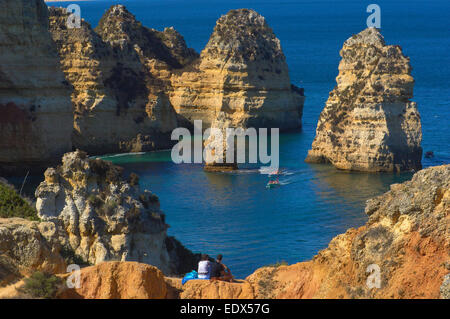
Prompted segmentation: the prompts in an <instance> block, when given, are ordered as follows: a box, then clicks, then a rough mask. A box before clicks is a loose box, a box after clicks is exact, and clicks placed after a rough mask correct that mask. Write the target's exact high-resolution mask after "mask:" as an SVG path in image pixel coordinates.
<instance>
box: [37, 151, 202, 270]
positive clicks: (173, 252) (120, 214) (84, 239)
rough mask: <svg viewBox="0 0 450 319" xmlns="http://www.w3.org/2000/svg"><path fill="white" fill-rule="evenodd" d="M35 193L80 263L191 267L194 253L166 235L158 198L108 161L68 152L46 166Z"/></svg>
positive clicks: (65, 247)
mask: <svg viewBox="0 0 450 319" xmlns="http://www.w3.org/2000/svg"><path fill="white" fill-rule="evenodd" d="M35 195H36V198H37V203H36V208H37V213H38V216H39V217H40V219H41V220H42V221H45V222H51V223H53V224H54V225H55V226H54V231H53V236H54V237H56V238H57V239H58V242H59V243H60V245H61V246H62V247H63V248H62V249H63V250H64V251H69V252H72V253H73V255H74V256H76V257H77V258H79V259H81V260H83V261H84V262H87V263H90V264H99V263H101V262H103V261H108V260H116V261H138V262H142V263H147V264H151V265H154V266H156V267H158V268H159V269H160V270H161V271H163V272H164V273H165V274H181V273H185V272H188V271H191V270H192V269H193V268H192V267H195V264H196V261H197V259H196V258H197V257H196V256H194V254H192V253H191V252H190V251H188V250H187V249H186V248H184V247H183V246H182V245H181V244H180V243H179V242H178V241H177V240H176V239H174V238H173V237H168V236H167V228H168V227H169V226H168V225H167V224H166V223H165V215H164V214H163V213H162V212H161V210H160V206H159V199H158V197H157V196H156V195H155V194H152V193H151V192H149V191H147V190H141V189H140V187H139V179H138V177H137V176H136V175H131V176H130V177H129V179H128V181H127V180H126V179H125V178H124V177H123V176H122V169H121V168H120V167H118V166H114V165H113V164H111V163H110V162H105V161H103V160H100V159H91V158H88V157H87V155H86V153H84V152H81V151H76V152H72V153H67V154H65V155H64V157H63V159H62V165H60V166H58V167H57V168H49V169H47V171H46V172H45V181H43V182H42V183H41V184H40V185H39V186H38V188H37V189H36V194H35Z"/></svg>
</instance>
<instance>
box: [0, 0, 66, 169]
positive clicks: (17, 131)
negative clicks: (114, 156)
mask: <svg viewBox="0 0 450 319" xmlns="http://www.w3.org/2000/svg"><path fill="white" fill-rule="evenodd" d="M48 25H49V23H48V12H47V6H46V5H45V3H44V1H42V0H15V1H0V136H1V139H0V170H3V171H6V173H13V172H14V173H15V174H17V173H18V170H19V169H23V168H25V169H28V168H29V167H30V166H39V165H41V164H43V163H46V162H47V164H48V161H52V160H57V159H58V158H60V156H61V155H62V154H63V153H64V152H67V151H69V150H71V133H72V126H73V125H72V122H73V120H72V104H71V101H70V92H71V91H70V86H69V85H68V83H67V82H66V81H65V78H64V74H63V73H62V72H61V69H60V66H59V58H58V54H57V51H56V47H55V45H54V43H53V41H52V38H51V35H50V33H49V31H48Z"/></svg>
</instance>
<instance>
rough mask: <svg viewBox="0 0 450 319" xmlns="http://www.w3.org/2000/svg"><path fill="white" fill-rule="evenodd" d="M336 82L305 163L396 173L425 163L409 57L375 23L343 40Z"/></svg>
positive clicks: (321, 115) (417, 167)
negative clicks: (387, 40) (385, 39)
mask: <svg viewBox="0 0 450 319" xmlns="http://www.w3.org/2000/svg"><path fill="white" fill-rule="evenodd" d="M340 55H341V57H342V60H341V62H340V64H339V75H338V77H337V78H336V82H337V85H336V87H335V88H334V90H333V91H331V92H330V95H329V98H328V100H327V102H326V104H325V108H324V109H323V111H322V113H321V114H320V118H319V121H318V124H317V129H316V137H315V139H314V141H313V143H312V147H311V150H310V151H309V152H308V156H307V158H306V162H309V163H331V164H333V165H334V166H335V167H337V168H339V169H345V170H356V171H367V172H380V171H381V172H397V171H406V170H418V169H420V168H421V157H422V148H421V146H420V143H421V140H422V132H421V123H420V115H419V112H418V110H417V106H416V103H415V102H412V101H410V99H411V98H412V97H413V86H414V79H413V77H412V76H411V66H410V63H409V58H407V57H405V56H404V55H403V53H402V50H401V48H400V46H398V45H386V44H385V42H384V39H383V36H382V35H381V34H380V32H379V31H378V30H377V29H375V28H368V29H366V30H364V31H362V32H360V33H359V34H356V35H353V36H352V37H350V38H349V39H348V40H347V41H345V43H344V46H343V48H342V50H341V51H340Z"/></svg>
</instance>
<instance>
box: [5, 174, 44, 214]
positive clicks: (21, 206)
mask: <svg viewBox="0 0 450 319" xmlns="http://www.w3.org/2000/svg"><path fill="white" fill-rule="evenodd" d="M0 217H3V218H11V217H21V218H26V219H29V220H39V218H38V216H37V212H36V210H35V209H34V208H33V207H32V206H31V205H30V204H29V203H28V202H27V201H26V200H25V199H23V198H22V197H21V196H19V194H17V192H16V191H15V190H14V188H13V187H11V186H8V185H5V184H2V183H0Z"/></svg>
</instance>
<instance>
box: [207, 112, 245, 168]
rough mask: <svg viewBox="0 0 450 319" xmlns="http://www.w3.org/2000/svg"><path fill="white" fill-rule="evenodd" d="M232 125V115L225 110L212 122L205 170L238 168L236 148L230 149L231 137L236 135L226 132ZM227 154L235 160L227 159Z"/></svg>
mask: <svg viewBox="0 0 450 319" xmlns="http://www.w3.org/2000/svg"><path fill="white" fill-rule="evenodd" d="M232 127H233V124H232V121H231V119H230V117H229V116H227V115H226V114H225V113H224V112H220V113H219V115H218V116H217V118H216V119H215V120H214V121H213V123H212V124H211V134H210V136H209V137H208V139H207V140H206V141H205V154H206V156H205V162H206V163H205V166H204V169H205V171H209V172H220V171H233V170H236V169H237V168H238V165H237V162H236V159H237V158H236V150H231V149H230V146H231V145H232V141H230V139H234V137H228V136H227V132H226V130H227V128H232ZM219 133H220V134H219ZM227 154H229V156H228V157H231V158H232V159H233V162H230V160H227Z"/></svg>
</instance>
